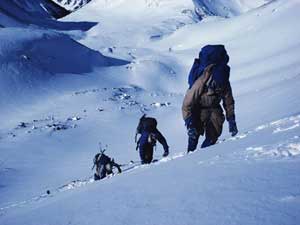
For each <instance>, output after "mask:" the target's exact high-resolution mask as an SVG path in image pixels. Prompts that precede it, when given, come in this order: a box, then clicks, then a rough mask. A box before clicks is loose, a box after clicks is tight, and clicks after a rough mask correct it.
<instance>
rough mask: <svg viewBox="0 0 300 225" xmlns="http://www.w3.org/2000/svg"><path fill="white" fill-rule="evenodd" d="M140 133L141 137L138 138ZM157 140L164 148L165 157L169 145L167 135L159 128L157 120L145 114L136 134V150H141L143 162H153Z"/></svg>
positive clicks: (167, 153)
mask: <svg viewBox="0 0 300 225" xmlns="http://www.w3.org/2000/svg"><path fill="white" fill-rule="evenodd" d="M138 135H140V137H139V139H138V140H137V136H138ZM156 141H158V142H159V143H161V145H162V146H163V148H164V153H163V157H166V156H168V155H169V146H168V144H167V141H166V139H165V137H164V136H163V135H162V134H161V132H160V131H159V130H158V129H157V120H156V119H155V118H152V117H146V114H144V115H143V116H142V117H141V118H140V121H139V124H138V126H137V129H136V134H135V142H136V143H137V146H136V150H139V153H140V158H141V162H142V164H148V163H151V162H152V159H153V148H154V147H155V146H156Z"/></svg>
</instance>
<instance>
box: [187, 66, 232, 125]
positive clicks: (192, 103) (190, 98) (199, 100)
mask: <svg viewBox="0 0 300 225" xmlns="http://www.w3.org/2000/svg"><path fill="white" fill-rule="evenodd" d="M213 66H214V65H213V64H211V65H209V66H207V67H206V69H205V70H204V72H203V75H202V76H200V77H199V78H198V79H197V80H196V81H195V83H194V84H193V86H192V87H191V88H190V89H188V90H187V92H186V94H185V97H184V100H183V104H182V116H183V119H184V120H186V119H187V118H189V117H190V116H191V115H192V111H193V109H194V107H197V108H200V110H201V107H202V108H206V109H207V108H213V107H217V106H219V104H220V102H221V100H223V108H224V109H225V112H226V118H227V120H228V119H229V118H231V117H234V99H233V96H232V90H231V86H230V83H229V82H228V85H227V86H226V87H225V88H224V90H223V91H222V93H219V94H218V95H211V94H209V93H208V92H204V89H205V84H206V83H207V82H208V80H209V79H210V77H211V75H212V72H211V69H212V67H213Z"/></svg>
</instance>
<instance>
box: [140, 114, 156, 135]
mask: <svg viewBox="0 0 300 225" xmlns="http://www.w3.org/2000/svg"><path fill="white" fill-rule="evenodd" d="M156 127H157V121H156V119H155V118H152V117H146V115H143V116H142V117H141V118H140V122H139V124H138V127H137V133H138V134H141V133H142V132H143V131H148V132H152V131H154V130H155V129H156Z"/></svg>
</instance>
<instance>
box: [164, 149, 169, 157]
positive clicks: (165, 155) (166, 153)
mask: <svg viewBox="0 0 300 225" xmlns="http://www.w3.org/2000/svg"><path fill="white" fill-rule="evenodd" d="M168 155H169V149H165V152H164V154H163V157H167V156H168Z"/></svg>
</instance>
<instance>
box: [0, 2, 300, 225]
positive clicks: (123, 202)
mask: <svg viewBox="0 0 300 225" xmlns="http://www.w3.org/2000/svg"><path fill="white" fill-rule="evenodd" d="M61 2H62V3H66V1H61ZM71 2H72V3H74V2H77V1H71ZM72 3H71V5H69V6H68V7H72ZM1 4H2V3H0V6H1ZM6 6H7V5H6ZM202 6H205V8H203V7H202ZM221 6H222V7H221ZM195 7H196V9H197V10H196V12H195V10H194V9H195ZM199 7H200V8H201V9H202V11H201V13H199ZM0 8H1V7H0ZM299 10H300V2H299V1H298V0H288V1H287V0H273V1H264V0H256V1H245V0H243V1H242V0H231V1H221V0H218V1H217V0H216V1H205V0H203V1H200V0H197V1H196V0H195V1H194V2H193V1H192V0H190V1H187V0H145V1H144V0H143V1H141V0H110V1H107V0H93V1H91V2H89V3H88V4H86V5H85V6H84V7H82V8H80V9H79V10H77V11H75V12H74V13H72V14H70V15H69V16H67V17H64V18H63V19H61V20H59V21H55V20H53V19H51V22H49V23H48V22H47V23H43V22H41V23H43V25H39V24H37V25H28V24H27V22H26V21H18V22H17V23H16V22H15V20H14V19H12V17H7V16H6V17H4V16H3V15H4V14H1V12H2V11H1V10H0V24H2V23H3V24H4V22H2V21H5V26H4V25H2V27H3V28H0V112H1V119H2V120H1V126H0V224H1V225H2V224H3V225H18V224H20V225H21V224H26V225H31V224H32V225H36V224H44V225H52V224H58V225H67V224H72V225H77V224H80V225H85V224H87V225H90V224H95V223H96V224H113V225H118V224H120V225H121V224H122V225H127V224H128V225H135V224H136V225H140V224H151V225H154V224H155V225H156V224H167V225H168V224H170V225H171V224H172V225H177V224H178V225H183V224H184V225H190V224H193V225H195V224H199V225H200V224H205V225H209V224H211V225H216V224H218V225H220V224H224V225H225V224H226V225H228V224H243V225H248V224H249V225H257V224H263V225H298V224H300V213H299V212H300V175H299V170H300V135H299V134H300V94H299V88H298V87H299V85H300V30H299V28H298V21H299V20H300V14H299ZM6 15H11V14H6ZM199 15H200V17H201V18H199ZM203 15H205V16H203ZM228 17H230V18H228ZM82 21H86V23H85V24H89V25H91V26H89V27H88V28H87V27H84V28H86V29H83V27H82V23H81V22H82ZM1 22H2V23H1ZM50 23H51V24H52V23H54V24H63V25H59V29H56V28H55V29H53V26H50V25H49V24H50ZM74 24H76V28H75V27H73V25H74ZM0 27H1V26H0ZM78 27H79V28H80V29H77V28H78ZM206 44H225V46H226V49H227V51H228V53H229V55H230V66H231V78H230V79H231V83H232V88H233V92H234V97H235V101H236V117H237V125H238V129H239V134H238V135H237V136H236V137H231V136H230V134H229V133H228V126H227V123H226V122H225V124H224V131H223V135H222V136H221V138H220V139H219V141H218V144H216V145H214V146H212V147H209V148H207V149H205V150H202V149H200V148H199V149H198V151H196V152H194V153H192V154H188V155H187V154H186V145H187V135H186V129H185V127H184V123H183V121H182V118H181V104H182V100H183V96H184V93H185V90H186V89H187V88H188V83H187V75H188V72H189V70H190V67H191V65H192V63H193V60H194V58H195V57H197V56H198V53H199V51H200V49H201V47H203V46H204V45H206ZM142 113H147V114H148V115H150V116H154V117H156V118H157V120H158V128H159V130H160V131H162V133H163V134H164V135H165V136H166V138H167V141H168V144H169V145H170V155H169V156H168V157H166V158H163V159H162V153H163V151H162V147H161V146H160V145H158V146H157V150H156V151H155V153H154V154H155V156H154V158H155V159H157V161H156V162H155V163H153V164H150V165H139V162H138V161H139V156H138V152H136V151H135V143H134V134H135V128H136V126H137V123H138V119H139V118H140V116H141V115H142ZM202 140H203V139H201V140H200V141H202ZM99 142H101V143H102V145H104V146H105V145H107V151H106V153H107V154H108V155H109V156H111V157H113V158H114V159H115V161H116V162H118V163H120V164H122V165H123V167H122V169H123V173H121V174H118V175H116V176H111V177H108V178H106V179H103V180H101V181H97V182H95V181H93V180H92V179H91V177H92V175H93V171H91V167H92V159H93V157H94V155H95V154H96V153H97V152H98V143H99ZM130 161H132V162H130ZM47 190H48V191H49V192H48V193H49V194H47Z"/></svg>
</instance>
